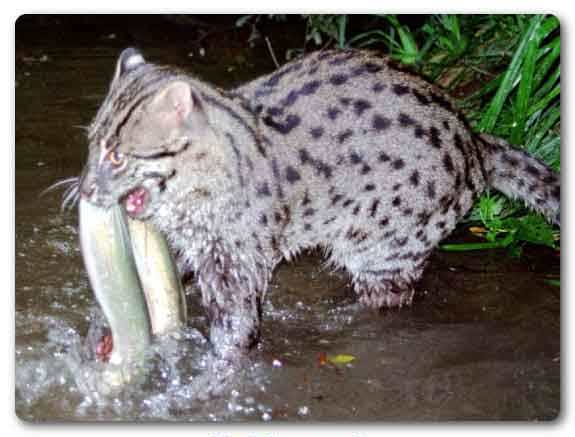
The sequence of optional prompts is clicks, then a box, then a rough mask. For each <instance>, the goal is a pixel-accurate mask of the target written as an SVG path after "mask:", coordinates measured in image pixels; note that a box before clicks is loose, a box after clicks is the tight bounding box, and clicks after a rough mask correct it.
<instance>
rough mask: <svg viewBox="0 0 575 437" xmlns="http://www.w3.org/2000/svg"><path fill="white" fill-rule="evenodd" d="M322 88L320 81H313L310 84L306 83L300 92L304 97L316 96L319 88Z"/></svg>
mask: <svg viewBox="0 0 575 437" xmlns="http://www.w3.org/2000/svg"><path fill="white" fill-rule="evenodd" d="M320 86H321V81H320V80H312V81H310V82H306V83H305V84H304V85H303V86H302V87H301V90H300V91H299V92H300V94H301V95H302V96H310V95H312V94H314V93H315V92H316V91H317V90H318V89H319V87H320Z"/></svg>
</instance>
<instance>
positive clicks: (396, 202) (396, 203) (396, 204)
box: [391, 196, 401, 207]
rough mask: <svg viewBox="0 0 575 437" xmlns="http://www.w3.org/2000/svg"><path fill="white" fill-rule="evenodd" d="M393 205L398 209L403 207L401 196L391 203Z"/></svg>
mask: <svg viewBox="0 0 575 437" xmlns="http://www.w3.org/2000/svg"><path fill="white" fill-rule="evenodd" d="M391 204H392V205H393V206H395V207H398V206H400V205H401V197H399V196H395V197H394V198H393V200H392V202H391Z"/></svg>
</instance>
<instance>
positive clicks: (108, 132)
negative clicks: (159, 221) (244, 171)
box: [80, 48, 229, 219]
mask: <svg viewBox="0 0 575 437" xmlns="http://www.w3.org/2000/svg"><path fill="white" fill-rule="evenodd" d="M204 105H205V104H204V103H203V102H202V100H201V98H200V94H199V93H198V92H197V91H196V90H195V89H194V85H193V81H192V80H191V79H190V78H189V77H187V76H185V75H183V74H181V73H178V72H177V71H175V70H173V69H170V68H167V67H160V66H156V65H152V64H149V63H147V62H146V61H145V60H144V58H143V56H142V55H141V53H140V52H138V51H137V50H135V49H132V48H130V49H126V50H124V51H123V52H122V54H121V55H120V57H119V59H118V62H117V66H116V71H115V74H114V78H113V80H112V83H111V85H110V90H109V92H108V95H107V97H106V99H105V100H104V102H103V104H102V106H101V107H100V109H99V111H98V114H97V115H96V117H95V119H94V121H93V122H92V125H91V128H90V133H89V141H90V144H89V157H88V162H87V164H86V166H85V169H84V173H83V175H82V178H81V187H80V192H81V196H83V198H85V199H87V200H88V201H90V202H92V203H95V204H97V205H100V206H102V207H105V208H107V207H109V206H111V205H113V204H116V203H121V204H123V205H124V207H125V209H126V212H127V213H128V214H129V215H131V216H133V217H135V218H139V219H147V218H150V217H152V216H153V215H154V214H155V213H156V212H157V211H158V210H159V209H161V208H163V207H165V205H166V204H167V202H168V201H170V200H171V201H173V200H174V196H182V195H185V196H187V198H188V201H192V202H194V201H197V202H199V203H201V202H202V201H205V200H206V199H207V198H209V196H211V195H217V192H218V191H219V190H220V191H221V190H224V189H225V188H226V187H225V185H226V179H227V178H226V176H225V175H226V174H228V173H229V171H228V170H227V167H226V160H227V159H226V153H225V147H224V146H223V145H222V138H221V136H220V135H218V133H217V131H216V130H215V129H213V127H212V125H211V124H210V120H209V117H208V115H207V113H206V111H205V108H204ZM168 196H169V197H168Z"/></svg>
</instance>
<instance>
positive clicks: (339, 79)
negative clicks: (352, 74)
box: [329, 73, 348, 86]
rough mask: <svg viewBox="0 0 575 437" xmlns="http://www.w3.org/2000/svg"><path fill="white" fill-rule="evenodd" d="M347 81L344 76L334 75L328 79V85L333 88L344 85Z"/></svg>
mask: <svg viewBox="0 0 575 437" xmlns="http://www.w3.org/2000/svg"><path fill="white" fill-rule="evenodd" d="M347 79H348V77H347V75H345V74H341V73H339V74H334V75H333V76H331V77H330V78H329V83H331V84H332V85H335V86H339V85H343V84H344V83H346V82H347Z"/></svg>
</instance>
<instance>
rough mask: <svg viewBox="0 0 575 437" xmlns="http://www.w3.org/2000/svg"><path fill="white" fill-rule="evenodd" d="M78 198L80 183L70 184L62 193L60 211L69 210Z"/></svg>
mask: <svg viewBox="0 0 575 437" xmlns="http://www.w3.org/2000/svg"><path fill="white" fill-rule="evenodd" d="M79 198H80V185H79V184H77V185H72V186H71V187H69V188H68V190H66V193H65V194H64V200H63V201H62V205H61V207H60V210H61V211H66V210H70V209H72V208H73V207H74V205H75V204H76V203H77V202H78V199H79Z"/></svg>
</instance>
